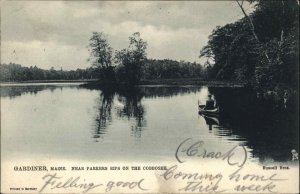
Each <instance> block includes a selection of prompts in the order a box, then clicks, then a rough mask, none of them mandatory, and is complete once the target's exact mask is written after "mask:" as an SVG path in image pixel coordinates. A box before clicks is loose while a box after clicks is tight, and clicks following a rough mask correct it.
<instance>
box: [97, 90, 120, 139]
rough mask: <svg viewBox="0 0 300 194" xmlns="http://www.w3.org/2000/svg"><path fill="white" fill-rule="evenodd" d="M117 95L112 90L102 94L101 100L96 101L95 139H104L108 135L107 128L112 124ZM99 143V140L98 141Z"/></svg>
mask: <svg viewBox="0 0 300 194" xmlns="http://www.w3.org/2000/svg"><path fill="white" fill-rule="evenodd" d="M114 96H115V93H114V92H113V91H111V90H108V91H105V92H101V93H100V96H99V98H97V99H96V106H95V109H96V110H95V112H96V116H95V124H94V127H95V132H94V136H93V137H94V138H95V139H98V138H102V136H103V135H104V134H106V130H107V126H108V125H109V124H110V123H111V122H112V112H111V110H112V106H113V100H114ZM96 141H98V140H96Z"/></svg>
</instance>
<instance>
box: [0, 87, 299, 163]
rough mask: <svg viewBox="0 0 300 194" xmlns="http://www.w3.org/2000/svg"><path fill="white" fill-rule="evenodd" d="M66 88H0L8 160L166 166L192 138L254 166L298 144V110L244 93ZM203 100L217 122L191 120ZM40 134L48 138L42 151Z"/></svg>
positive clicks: (229, 90)
mask: <svg viewBox="0 0 300 194" xmlns="http://www.w3.org/2000/svg"><path fill="white" fill-rule="evenodd" d="M70 87H71V86H68V87H62V86H43V85H40V86H26V87H25V86H22V87H19V86H14V87H1V103H2V102H3V104H2V105H4V106H2V107H1V110H3V112H5V113H6V114H3V115H4V116H2V118H1V119H2V120H1V122H2V125H1V127H3V129H4V131H5V133H3V134H4V135H6V138H4V141H6V142H5V144H7V145H9V146H10V147H12V149H11V150H13V148H14V150H16V151H15V152H18V151H19V152H21V153H28V152H30V153H31V152H33V153H35V152H41V153H43V152H49V153H50V152H51V153H52V154H54V155H59V154H62V155H63V156H66V155H72V156H74V155H75V156H77V155H78V156H77V157H82V155H85V156H86V157H87V158H88V159H90V158H96V159H99V158H97V157H98V155H102V156H103V158H104V156H105V157H107V158H109V157H111V155H108V154H105V152H107V151H106V150H109V149H111V148H113V150H110V151H112V152H114V153H115V156H120V158H124V157H128V158H130V157H132V158H135V157H136V156H139V157H140V158H144V159H146V160H148V159H149V156H151V157H161V158H165V157H170V158H172V157H173V153H174V147H176V146H178V142H180V140H181V139H184V138H189V137H193V138H195V139H202V140H204V141H205V142H206V143H207V144H208V145H210V146H211V147H213V148H215V149H216V150H222V149H225V147H226V146H229V145H230V146H232V144H234V145H245V146H246V147H247V149H249V152H250V155H251V156H252V157H253V158H258V160H259V161H261V162H263V161H266V160H269V159H272V160H274V161H287V160H290V159H291V150H292V149H296V148H297V147H298V144H299V142H298V139H297V138H298V133H299V132H298V124H297V120H298V118H297V116H298V114H297V110H296V109H293V108H292V107H297V106H289V107H285V105H284V102H283V101H282V100H281V99H280V98H275V97H272V96H260V95H257V94H256V93H255V92H253V91H251V90H248V89H238V88H207V87H140V88H135V89H133V90H132V89H131V90H129V89H127V90H118V91H115V90H103V89H94V90H91V89H87V88H81V87H78V86H72V88H70ZM209 93H210V94H212V95H213V96H214V99H215V100H216V101H217V104H218V106H219V108H220V113H219V115H218V116H217V117H212V116H205V115H203V116H199V115H198V114H197V109H198V108H197V101H198V100H200V101H201V102H204V101H205V100H206V97H207V94H209ZM49 102H50V103H49ZM86 113H87V114H86ZM16 115H17V116H16ZM11 118H13V119H14V122H11V120H10V119H11ZM21 124H22V126H21V127H20V125H21ZM20 128H21V129H20ZM20 130H22V131H23V132H24V133H22V134H20V133H19V131H20ZM58 132H59V133H58ZM32 134H34V136H33V135H32ZM44 134H48V135H49V138H48V139H47V144H45V140H44V139H45V138H44V137H45V136H44ZM58 134H59V135H58ZM74 134H76V135H74ZM10 137H14V138H13V139H11V138H10ZM33 137H34V138H33ZM70 137H71V138H70ZM75 139H76V142H77V143H78V144H80V145H84V146H77V147H76V149H80V152H78V151H76V150H72V149H70V148H71V147H72V143H74V141H75ZM70 140H71V141H70ZM29 141H30V142H31V143H30V144H27V142H29ZM32 145H35V146H32ZM37 145H44V147H45V148H42V147H41V146H37ZM57 145H60V146H57ZM19 147H21V148H22V149H21V150H20V148H19ZM56 147H59V148H57V150H56ZM99 147H101V148H103V149H99ZM43 149H44V150H43ZM124 150H126V151H124ZM9 153H13V151H11V152H8V153H6V154H9ZM18 154H20V153H18ZM147 157H148V158H147Z"/></svg>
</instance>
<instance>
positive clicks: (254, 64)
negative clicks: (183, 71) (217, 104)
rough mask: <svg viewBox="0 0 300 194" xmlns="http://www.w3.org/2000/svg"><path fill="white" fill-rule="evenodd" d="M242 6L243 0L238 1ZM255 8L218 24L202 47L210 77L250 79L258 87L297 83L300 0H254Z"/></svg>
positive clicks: (295, 84) (291, 85) (250, 82)
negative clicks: (236, 18)
mask: <svg viewBox="0 0 300 194" xmlns="http://www.w3.org/2000/svg"><path fill="white" fill-rule="evenodd" d="M237 2H238V3H239V5H241V9H242V11H243V8H242V2H241V1H237ZM250 3H255V11H254V12H253V13H251V14H250V15H247V14H246V13H245V17H244V18H242V19H240V20H239V21H237V22H235V23H231V24H227V25H225V26H223V27H217V28H216V29H215V30H214V31H213V32H212V34H211V35H210V36H209V42H208V44H207V45H206V46H205V47H203V48H202V50H201V51H200V57H206V58H207V59H208V60H207V64H206V65H207V67H208V72H209V73H208V74H209V77H210V78H217V79H220V80H233V81H241V82H248V83H249V84H251V85H254V86H256V87H259V88H269V89H273V88H275V87H277V86H288V87H297V83H298V82H297V80H298V73H297V72H298V62H299V55H298V53H299V20H298V19H299V4H298V2H297V0H276V1H271V0H270V1H264V0H256V1H254V0H252V1H250Z"/></svg>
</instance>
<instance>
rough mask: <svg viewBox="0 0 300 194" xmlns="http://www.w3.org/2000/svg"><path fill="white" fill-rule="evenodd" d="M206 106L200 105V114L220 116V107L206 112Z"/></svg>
mask: <svg viewBox="0 0 300 194" xmlns="http://www.w3.org/2000/svg"><path fill="white" fill-rule="evenodd" d="M204 107H205V106H204V105H199V114H204V115H218V114H219V107H216V108H214V109H212V110H205V109H204Z"/></svg>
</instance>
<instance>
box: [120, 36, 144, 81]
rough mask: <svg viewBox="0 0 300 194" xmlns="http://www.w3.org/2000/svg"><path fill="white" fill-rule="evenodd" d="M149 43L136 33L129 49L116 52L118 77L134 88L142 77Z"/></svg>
mask: <svg viewBox="0 0 300 194" xmlns="http://www.w3.org/2000/svg"><path fill="white" fill-rule="evenodd" d="M146 49H147V42H146V41H144V40H143V39H142V38H141V37H140V33H139V32H135V33H134V34H133V35H132V36H130V37H129V46H128V48H127V49H123V50H121V51H117V52H116V56H115V58H116V61H117V63H118V64H119V66H118V68H117V77H118V79H119V81H121V82H124V83H126V84H127V85H129V86H133V85H136V84H138V83H139V81H140V79H141V77H142V66H143V65H144V63H145V61H146V59H147V53H146Z"/></svg>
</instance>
